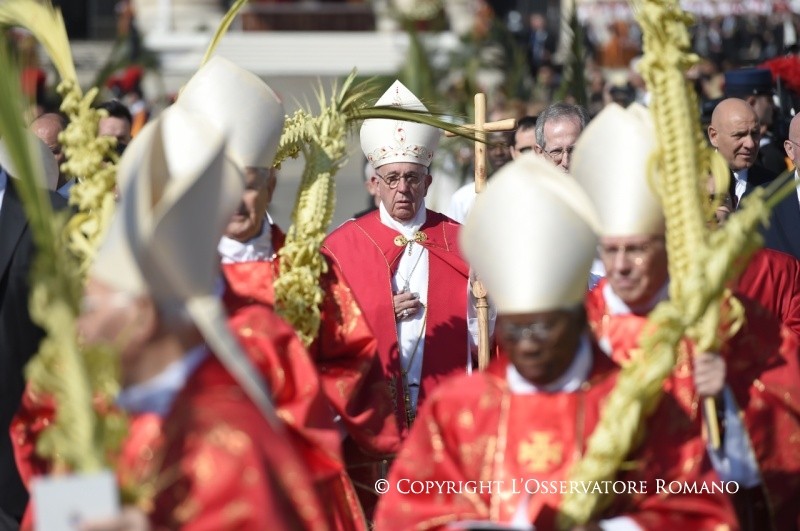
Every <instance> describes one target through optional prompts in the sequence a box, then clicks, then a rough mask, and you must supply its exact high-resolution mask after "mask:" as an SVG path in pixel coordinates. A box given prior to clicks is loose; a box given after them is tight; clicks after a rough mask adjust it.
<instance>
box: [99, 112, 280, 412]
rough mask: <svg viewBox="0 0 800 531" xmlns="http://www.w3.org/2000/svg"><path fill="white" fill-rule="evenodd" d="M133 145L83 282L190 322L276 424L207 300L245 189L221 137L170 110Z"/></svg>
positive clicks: (262, 389) (262, 388)
mask: <svg viewBox="0 0 800 531" xmlns="http://www.w3.org/2000/svg"><path fill="white" fill-rule="evenodd" d="M143 132H144V131H143ZM133 144H138V147H137V148H136V149H135V150H130V149H128V150H126V151H125V153H124V154H123V156H122V160H121V161H120V165H119V171H123V172H127V174H126V175H123V176H122V178H121V179H120V181H121V182H123V183H124V185H123V188H122V190H121V200H120V204H119V206H118V208H117V211H116V212H115V214H114V218H113V219H112V222H111V226H110V227H109V229H108V232H107V234H106V236H105V238H104V241H103V243H102V245H101V247H100V248H99V250H98V254H97V257H96V258H95V261H94V263H93V264H92V266H91V270H90V273H89V274H90V276H91V277H93V278H95V279H97V280H100V281H102V282H103V283H105V284H107V285H108V286H110V287H113V288H115V289H117V290H119V291H122V292H125V293H128V294H131V295H149V296H150V297H151V298H152V299H153V300H154V301H155V303H156V305H157V306H158V309H159V312H160V313H161V314H162V315H182V314H183V315H188V316H189V317H190V318H191V320H192V322H193V323H194V324H195V325H196V327H197V329H198V330H199V331H200V333H201V334H202V335H203V338H204V339H205V341H206V343H207V344H208V346H209V347H210V349H211V350H212V351H213V352H214V354H215V355H216V356H217V357H218V358H219V360H220V361H221V362H222V364H223V365H224V366H225V368H226V369H227V370H228V371H229V372H230V373H231V374H232V375H233V376H234V377H235V378H236V379H237V381H238V382H239V384H240V385H241V386H242V388H243V389H244V390H245V392H246V393H247V394H248V396H250V398H251V399H252V400H253V401H254V402H255V403H256V405H257V406H258V407H259V408H260V409H261V411H262V413H264V415H265V416H266V417H267V418H268V419H270V420H273V421H274V410H273V408H272V405H271V401H270V394H269V390H268V388H267V386H266V384H265V383H264V381H263V379H262V378H261V377H260V376H259V372H258V371H257V370H256V369H255V368H254V367H253V365H252V363H251V362H250V361H249V360H248V358H247V356H246V355H245V354H244V352H242V350H241V347H240V346H239V344H238V343H237V341H236V340H235V339H234V338H233V336H232V335H231V333H230V331H229V330H228V328H227V325H226V323H227V317H226V315H225V311H224V310H223V308H222V304H221V302H220V300H219V298H218V297H217V296H216V295H215V286H216V280H217V278H218V276H219V257H218V255H217V242H218V241H219V239H220V237H221V236H222V233H223V231H224V229H225V226H226V225H227V222H228V220H229V219H230V217H231V215H232V214H233V212H234V211H235V209H236V207H237V206H238V204H239V202H240V200H241V195H242V192H243V190H244V178H243V175H242V173H241V172H240V171H239V170H238V168H237V167H236V165H235V164H234V163H233V162H231V161H230V160H229V159H228V158H227V157H226V156H225V137H224V135H223V134H222V132H221V131H219V130H217V129H216V128H215V127H214V126H213V125H211V124H210V123H208V122H207V121H206V120H204V119H202V118H201V117H199V116H197V115H196V114H195V113H191V112H189V111H187V110H185V109H183V108H182V107H179V106H175V105H173V106H172V107H170V108H168V109H166V110H165V111H164V112H163V113H162V114H161V115H160V116H159V118H158V119H157V120H155V121H154V122H153V123H152V125H151V127H149V128H148V133H147V134H146V135H144V134H140V135H137V137H136V139H135V140H134V142H133V143H132V144H131V146H133Z"/></svg>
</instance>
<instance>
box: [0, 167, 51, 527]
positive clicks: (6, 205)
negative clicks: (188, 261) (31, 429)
mask: <svg viewBox="0 0 800 531" xmlns="http://www.w3.org/2000/svg"><path fill="white" fill-rule="evenodd" d="M15 185H16V183H15V181H14V179H11V178H9V179H8V184H7V186H6V190H5V194H4V195H3V202H2V205H0V530H2V531H5V530H6V529H16V528H17V527H18V524H16V523H15V522H17V521H19V520H20V519H21V518H22V514H23V512H24V510H25V506H26V505H27V503H28V493H27V492H26V490H25V488H24V487H23V485H22V481H21V480H20V477H19V474H18V473H17V467H16V464H15V463H14V453H13V450H12V447H11V439H10V437H9V433H8V430H9V425H10V424H11V419H12V417H13V416H14V414H15V413H16V411H17V408H18V407H19V402H20V399H21V398H22V392H23V391H24V388H25V380H24V377H23V374H22V371H23V368H24V367H25V364H26V363H27V362H28V360H30V358H31V356H32V355H33V354H35V353H36V350H37V349H38V347H39V341H40V340H41V338H42V331H41V330H40V329H39V328H38V327H36V326H35V325H34V324H33V323H32V322H31V320H30V317H29V315H28V293H29V289H28V288H29V285H28V276H29V274H30V269H31V264H32V262H33V254H34V250H35V249H34V244H33V241H32V238H31V233H30V231H29V230H28V223H27V220H26V218H25V212H24V210H23V208H22V202H21V200H20V198H19V195H18V194H17V190H16V188H15ZM50 199H51V202H52V204H53V206H54V208H63V207H65V206H66V201H65V200H64V199H63V198H62V197H60V196H58V195H57V194H55V193H54V192H51V193H50Z"/></svg>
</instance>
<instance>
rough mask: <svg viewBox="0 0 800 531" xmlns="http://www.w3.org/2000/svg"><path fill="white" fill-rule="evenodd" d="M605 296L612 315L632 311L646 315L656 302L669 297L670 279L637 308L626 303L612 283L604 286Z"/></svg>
mask: <svg viewBox="0 0 800 531" xmlns="http://www.w3.org/2000/svg"><path fill="white" fill-rule="evenodd" d="M603 298H604V299H605V301H606V307H607V308H608V312H609V313H610V314H611V315H627V314H631V313H633V314H637V315H644V314H646V313H648V312H650V310H652V309H653V308H655V307H656V304H658V303H659V302H661V301H665V300H667V299H668V298H669V281H667V282H665V283H664V285H663V286H661V289H660V290H658V291H657V292H656V294H655V295H653V298H652V299H650V300H649V301H648V302H646V303H645V304H642V305H641V306H638V307H636V308H632V307H630V306H628V305H627V304H625V302H624V301H623V300H622V299H620V298H619V296H618V295H617V294H616V293H614V290H613V289H612V288H611V284H610V283H606V285H605V286H603Z"/></svg>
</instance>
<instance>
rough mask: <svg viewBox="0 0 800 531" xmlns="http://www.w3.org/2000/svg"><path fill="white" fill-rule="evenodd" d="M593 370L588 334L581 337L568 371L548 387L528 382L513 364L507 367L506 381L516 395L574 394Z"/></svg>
mask: <svg viewBox="0 0 800 531" xmlns="http://www.w3.org/2000/svg"><path fill="white" fill-rule="evenodd" d="M591 370H592V346H591V344H590V342H589V337H588V336H587V335H586V334H582V335H581V339H580V343H578V351H577V352H576V353H575V358H574V359H573V360H572V363H571V364H570V365H569V367H568V368H567V370H566V371H565V372H564V374H562V375H561V376H560V377H559V378H558V379H557V380H556V381H554V382H550V383H549V384H547V385H542V386H537V385H535V384H533V383H531V382H529V381H528V380H526V379H525V378H524V377H523V376H522V375H521V374H520V373H519V371H517V368H516V367H514V364H513V363H509V364H508V367H506V381H507V382H508V388H509V389H511V392H512V393H514V394H515V395H525V394H532V393H558V392H561V393H574V392H575V391H577V390H578V389H580V387H581V385H583V382H585V381H586V380H587V379H588V378H589V372H590V371H591Z"/></svg>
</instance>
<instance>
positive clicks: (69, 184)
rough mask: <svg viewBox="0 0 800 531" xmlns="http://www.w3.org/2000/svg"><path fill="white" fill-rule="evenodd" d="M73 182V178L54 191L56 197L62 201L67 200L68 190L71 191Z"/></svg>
mask: <svg viewBox="0 0 800 531" xmlns="http://www.w3.org/2000/svg"><path fill="white" fill-rule="evenodd" d="M75 181H76V179H74V178H73V179H70V180H69V181H67V182H65V183H64V184H62V185H61V188H59V189H58V190H56V193H58V195H60V196H61V197H63V198H64V199H69V193H70V190H72V187H73V186H75Z"/></svg>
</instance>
